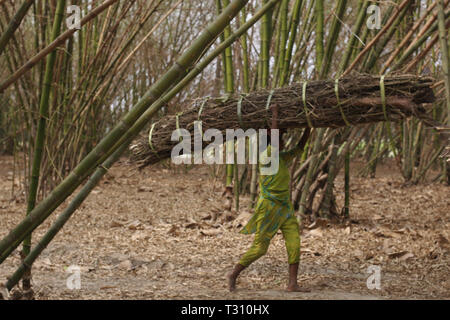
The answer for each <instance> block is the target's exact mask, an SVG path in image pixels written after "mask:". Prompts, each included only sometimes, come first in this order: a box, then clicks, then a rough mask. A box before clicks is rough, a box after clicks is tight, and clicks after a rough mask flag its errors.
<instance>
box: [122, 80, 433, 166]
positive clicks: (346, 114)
mask: <svg viewBox="0 0 450 320" xmlns="http://www.w3.org/2000/svg"><path fill="white" fill-rule="evenodd" d="M432 84H433V79H431V78H428V77H417V76H413V75H401V76H389V77H385V78H384V77H383V78H382V77H377V76H370V75H352V76H349V77H345V78H341V79H339V81H334V80H333V81H311V82H303V83H295V84H292V85H290V86H287V87H283V88H279V89H275V90H261V91H256V92H253V93H250V94H248V95H233V96H228V97H222V98H203V99H197V100H195V101H193V103H192V105H191V106H190V108H189V109H187V110H186V111H184V112H183V113H180V114H177V115H172V116H166V117H164V118H163V119H161V120H160V121H158V122H156V123H154V124H153V127H152V129H151V130H150V131H151V136H150V141H151V144H150V143H149V136H143V137H141V138H139V139H138V140H137V141H135V143H133V144H132V145H131V147H130V149H131V153H132V155H131V162H132V163H135V164H137V165H138V166H139V167H145V166H147V165H150V164H153V163H156V162H158V161H160V160H162V159H165V158H168V157H170V154H171V150H172V148H173V146H175V145H176V144H177V143H178V142H174V141H171V135H172V132H173V131H174V130H176V129H177V128H184V129H187V130H189V131H190V132H191V134H192V137H193V132H194V122H195V121H202V129H203V132H204V131H206V130H207V129H209V128H215V129H218V130H221V131H222V132H223V133H225V130H226V129H237V128H242V129H247V128H254V129H260V128H267V127H268V123H270V119H271V109H270V108H269V106H271V105H275V104H276V105H278V109H279V115H278V117H279V127H280V128H304V127H308V126H311V127H316V128H318V127H333V128H338V127H342V126H346V125H360V124H365V123H370V122H379V121H387V120H389V121H397V120H400V119H403V118H405V117H409V116H413V115H414V116H417V117H420V118H422V117H426V115H425V114H426V110H425V108H424V106H422V104H423V103H430V102H433V101H434V100H435V96H434V93H433V91H432V89H431V85H432ZM193 140H194V139H192V141H193ZM206 146H207V144H204V147H206Z"/></svg>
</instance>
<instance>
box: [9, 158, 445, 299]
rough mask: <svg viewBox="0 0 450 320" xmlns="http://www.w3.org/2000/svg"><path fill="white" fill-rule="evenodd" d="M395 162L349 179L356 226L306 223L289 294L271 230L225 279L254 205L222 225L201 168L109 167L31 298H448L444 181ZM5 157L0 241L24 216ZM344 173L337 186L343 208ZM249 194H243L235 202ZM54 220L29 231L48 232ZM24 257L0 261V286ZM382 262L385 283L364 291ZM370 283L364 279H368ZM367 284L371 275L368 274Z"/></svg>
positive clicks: (215, 191) (217, 200)
mask: <svg viewBox="0 0 450 320" xmlns="http://www.w3.org/2000/svg"><path fill="white" fill-rule="evenodd" d="M392 167H393V166H392V165H384V166H382V167H381V168H380V170H379V172H378V176H377V178H375V179H364V178H360V177H357V175H355V174H352V179H351V203H350V204H351V207H350V215H351V221H350V222H348V223H347V224H339V225H338V224H326V223H316V225H315V226H311V225H309V224H310V223H309V222H306V219H303V220H302V231H301V233H302V254H301V266H300V275H299V280H300V283H301V285H302V286H304V287H306V288H309V289H310V290H311V292H309V293H287V292H285V291H284V288H285V286H286V280H287V265H286V261H287V255H286V252H285V248H284V242H283V238H282V236H281V235H280V234H278V235H277V236H276V237H275V238H274V239H273V241H272V243H271V246H270V247H269V251H268V253H267V255H266V256H264V257H263V258H261V259H260V260H258V261H257V262H255V263H254V264H253V265H252V266H251V267H250V268H249V269H248V270H245V271H244V272H243V274H242V276H241V277H240V279H239V280H238V291H237V292H235V293H229V292H228V291H227V288H226V281H225V276H226V273H227V272H228V271H229V270H230V268H232V266H233V265H234V264H235V263H236V262H237V261H238V259H239V257H240V255H241V254H243V253H244V252H245V250H246V249H247V248H248V247H249V246H250V243H251V241H252V238H253V237H252V236H245V235H241V234H239V230H240V227H239V225H240V224H242V223H243V222H244V221H245V219H247V218H248V216H249V215H250V212H248V211H247V210H241V214H240V216H239V217H238V218H237V219H236V220H233V221H230V222H224V223H217V222H216V223H214V222H212V221H211V219H209V217H210V216H211V215H214V214H219V219H218V221H221V218H220V213H221V209H220V208H221V203H222V198H221V195H222V187H221V184H220V182H219V181H216V180H214V179H213V178H212V175H211V173H212V170H211V169H210V168H208V167H194V168H193V169H191V170H189V171H187V170H179V169H177V171H175V170H172V169H166V168H163V167H161V166H153V167H150V168H146V169H144V170H143V171H141V172H139V171H137V170H135V168H133V167H130V166H128V165H126V164H124V163H123V162H121V163H119V164H117V165H115V166H114V167H113V168H112V169H111V170H110V172H109V174H108V175H107V176H106V177H105V178H104V179H103V180H102V182H101V183H100V185H99V186H98V187H97V188H96V189H95V190H94V191H93V192H92V194H91V195H90V196H89V198H88V199H87V200H86V201H85V202H84V204H83V205H82V206H81V208H80V209H79V210H78V211H77V212H76V213H75V214H74V216H73V217H72V219H71V220H70V221H69V223H68V224H67V225H66V226H65V228H64V229H63V230H62V231H61V232H60V233H59V234H58V235H57V237H56V238H55V239H54V241H53V242H52V243H51V244H50V245H49V247H48V248H47V249H46V250H45V251H44V253H43V254H42V255H41V257H40V258H39V259H38V260H37V261H36V263H35V265H34V267H33V284H34V289H35V291H36V298H37V299H399V298H400V299H424V298H425V299H450V244H449V240H450V196H449V195H450V187H448V186H444V185H441V184H422V185H418V186H409V187H405V186H403V183H402V178H401V176H400V175H399V174H398V173H396V170H394V169H395V168H392ZM12 183H15V184H16V190H17V188H18V187H19V181H17V180H16V181H13V177H12V158H10V157H1V158H0V190H1V191H0V237H4V236H5V235H6V234H7V233H8V231H9V230H10V229H12V228H13V227H14V226H15V225H16V224H17V223H18V222H19V221H20V220H21V219H22V218H23V215H24V212H25V207H26V204H25V198H24V195H23V194H22V195H20V194H19V195H17V194H16V197H15V198H12V195H11V185H12ZM342 191H343V178H342V177H339V178H338V180H337V185H336V194H337V197H338V198H337V201H338V204H339V206H342V203H343V192H342ZM248 202H249V199H248V198H247V197H242V198H241V207H242V208H247V207H248ZM55 217H56V215H52V216H51V217H50V218H49V219H48V220H47V221H46V222H45V223H44V225H43V226H41V227H39V228H38V230H37V231H36V232H35V233H34V236H33V238H34V240H36V239H38V237H39V236H41V235H43V233H44V232H45V229H46V228H48V226H49V225H50V223H51V222H52V221H54V219H55ZM19 261H20V258H19V252H18V250H16V251H15V252H14V254H13V255H12V256H11V257H10V258H8V259H7V260H6V261H5V262H4V263H3V264H2V265H1V266H0V282H2V281H4V280H5V279H6V278H7V276H9V275H11V274H12V272H13V271H14V270H15V267H16V266H17V265H18V263H19ZM69 266H78V267H79V268H80V285H81V288H80V289H75V290H70V289H69V288H68V287H67V279H68V278H69V277H70V276H71V275H73V274H71V273H69V272H68V267H69ZM369 266H375V268H378V267H379V270H380V289H376V288H375V289H369V288H368V285H367V282H368V278H369V276H371V275H372V273H368V268H369ZM369 280H370V279H369ZM369 282H370V281H369Z"/></svg>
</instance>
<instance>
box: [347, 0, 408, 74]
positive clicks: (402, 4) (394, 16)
mask: <svg viewBox="0 0 450 320" xmlns="http://www.w3.org/2000/svg"><path fill="white" fill-rule="evenodd" d="M410 1H411V0H404V1H403V2H402V3H401V4H400V5H399V6H398V7H397V9H396V12H395V13H394V14H393V15H392V16H391V18H390V19H389V21H388V22H387V23H386V25H385V26H384V27H383V28H382V29H381V30H380V32H378V33H377V35H376V36H375V37H374V38H373V39H372V41H370V42H369V43H368V44H367V45H366V46H365V47H364V49H363V50H361V52H360V53H359V54H358V56H357V57H356V58H355V60H354V61H353V62H352V64H351V65H350V66H349V67H348V68H347V70H345V72H344V73H343V74H342V77H345V76H346V75H348V74H349V73H350V71H352V70H353V69H354V68H355V66H356V65H357V64H358V62H359V61H360V60H361V58H362V57H363V56H364V55H365V54H366V53H367V52H368V51H369V50H370V49H371V48H372V47H373V46H374V45H375V44H376V43H377V41H378V39H380V38H381V36H382V35H383V34H385V33H386V32H387V31H388V30H389V28H390V26H391V25H392V24H393V23H394V21H395V20H396V19H397V17H398V15H399V14H400V13H401V12H402V10H403V8H404V7H406V6H407V5H408V4H409V2H410Z"/></svg>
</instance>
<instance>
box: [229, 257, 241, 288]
mask: <svg viewBox="0 0 450 320" xmlns="http://www.w3.org/2000/svg"><path fill="white" fill-rule="evenodd" d="M244 269H245V267H244V266H243V265H241V264H239V263H238V264H237V265H235V266H234V269H233V271H232V272H230V273H229V274H228V276H227V278H228V289H229V290H230V292H233V291H234V290H236V280H237V277H238V276H239V274H240V273H241V272H242V270H244Z"/></svg>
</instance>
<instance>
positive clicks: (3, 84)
mask: <svg viewBox="0 0 450 320" xmlns="http://www.w3.org/2000/svg"><path fill="white" fill-rule="evenodd" d="M117 1H118V0H108V1H106V2H104V3H103V4H101V5H100V6H98V7H97V8H95V9H94V10H92V11H91V12H89V14H87V15H86V16H85V17H84V18H83V19H81V21H80V24H81V26H84V25H85V24H86V23H88V22H89V21H91V20H92V19H94V18H95V17H97V16H98V15H99V14H100V13H102V12H103V11H104V10H105V9H107V8H108V7H109V6H110V5H112V4H114V3H115V2H117ZM76 31H77V30H76V29H69V30H67V31H65V32H64V33H62V34H61V35H60V36H58V37H57V38H56V39H55V40H54V41H52V42H51V43H50V44H49V45H48V46H47V47H45V48H44V49H42V50H41V51H40V52H39V53H37V54H36V55H35V56H34V57H32V58H31V59H30V60H28V61H27V62H26V63H25V64H24V65H23V66H22V67H20V68H19V69H18V70H17V71H16V72H14V74H12V75H11V76H9V77H8V78H7V79H6V80H4V81H3V82H1V83H0V93H3V91H4V90H5V89H6V88H8V87H9V86H10V85H11V84H13V83H14V82H16V81H17V79H19V78H20V77H21V76H23V75H24V74H25V73H26V72H28V71H29V70H30V69H32V68H33V67H34V66H35V65H36V64H37V63H38V62H39V61H41V60H42V59H43V58H45V57H46V56H47V55H48V54H50V53H51V52H53V51H54V50H55V49H56V48H57V47H59V46H60V45H61V44H63V43H64V42H65V41H66V40H67V39H68V38H70V37H72V35H73V34H74V33H75V32H76ZM80 37H81V30H80ZM80 44H81V41H80ZM80 69H81V68H80Z"/></svg>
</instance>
